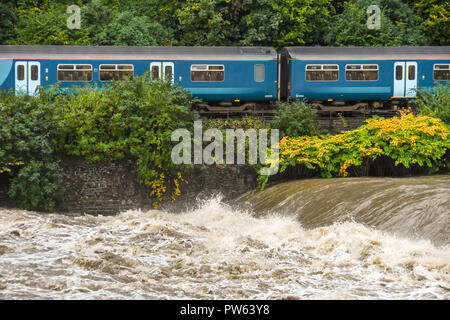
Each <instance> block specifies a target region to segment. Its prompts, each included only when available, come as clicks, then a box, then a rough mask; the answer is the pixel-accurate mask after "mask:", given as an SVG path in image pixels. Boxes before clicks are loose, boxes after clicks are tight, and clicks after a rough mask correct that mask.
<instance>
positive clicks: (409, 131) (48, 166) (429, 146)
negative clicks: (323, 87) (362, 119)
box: [0, 74, 450, 211]
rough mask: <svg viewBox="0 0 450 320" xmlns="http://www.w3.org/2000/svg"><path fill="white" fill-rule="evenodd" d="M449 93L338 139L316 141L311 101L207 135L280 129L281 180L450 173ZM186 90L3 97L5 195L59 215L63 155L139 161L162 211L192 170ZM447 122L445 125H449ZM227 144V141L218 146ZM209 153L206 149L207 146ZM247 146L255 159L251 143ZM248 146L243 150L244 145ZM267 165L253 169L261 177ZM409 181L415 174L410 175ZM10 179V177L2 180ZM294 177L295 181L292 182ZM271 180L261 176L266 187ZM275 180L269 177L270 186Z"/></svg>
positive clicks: (115, 86) (140, 85) (142, 86)
mask: <svg viewBox="0 0 450 320" xmlns="http://www.w3.org/2000/svg"><path fill="white" fill-rule="evenodd" d="M449 95H450V93H449V90H448V88H446V87H437V88H436V90H435V94H434V95H429V94H426V93H425V94H422V95H421V98H420V99H419V100H417V101H416V103H417V105H418V106H419V108H418V115H414V114H413V113H411V112H403V113H402V114H401V115H400V116H398V117H394V118H392V119H382V118H374V119H369V120H368V121H367V124H365V125H363V126H361V127H359V128H357V129H355V130H351V131H346V132H342V133H341V134H337V135H319V134H320V133H319V132H318V130H317V128H316V127H315V124H314V116H315V115H314V111H313V110H311V108H310V107H309V106H308V105H307V104H306V103H304V102H293V103H290V104H282V105H281V106H280V109H279V111H278V113H277V114H276V116H275V118H274V120H273V121H272V122H271V123H268V122H265V121H263V120H261V119H257V118H247V117H244V118H242V119H239V120H231V119H227V120H218V119H215V120H209V121H205V122H204V125H203V131H204V132H205V131H206V130H208V129H213V128H215V129H219V130H220V131H221V132H222V133H224V132H226V130H227V129H243V130H247V129H255V131H256V132H257V133H258V132H259V131H258V129H262V130H263V131H261V132H267V133H268V135H270V130H273V129H279V130H280V132H281V134H280V138H282V139H281V142H280V143H279V147H280V159H279V165H280V169H281V171H282V172H287V171H289V170H290V169H292V168H298V167H299V166H300V167H303V168H306V170H308V171H309V174H312V175H316V176H322V177H332V176H347V175H350V176H367V175H370V174H373V173H374V172H375V171H376V172H377V174H378V175H392V172H393V171H392V170H391V171H389V170H387V169H386V167H390V168H392V167H395V168H399V167H403V168H428V169H427V170H426V171H423V170H422V171H420V172H421V173H422V174H423V173H434V172H436V171H437V170H447V169H448V168H449V165H450V164H449V155H450V153H449V149H450V142H449V141H450V139H449V124H448V114H449V109H450V104H449V101H450V99H449ZM192 102H193V100H192V98H191V96H190V94H189V93H188V91H187V90H185V89H183V88H181V87H179V86H176V85H170V84H168V83H166V82H163V81H152V80H150V79H149V77H148V75H147V74H146V75H144V76H136V77H135V78H134V79H133V80H123V81H118V82H113V83H111V84H110V85H108V86H106V87H104V88H103V89H98V88H93V87H89V86H87V87H78V88H73V89H71V90H69V91H68V90H63V89H62V88H60V87H58V86H53V87H50V88H46V89H45V90H44V89H42V90H41V92H40V95H39V96H38V97H32V96H27V95H22V96H16V95H15V94H14V93H13V92H12V91H11V92H2V93H0V178H2V181H5V180H6V181H7V184H8V186H7V187H8V194H9V196H10V197H12V198H13V199H14V200H15V201H16V203H17V204H18V205H19V206H20V207H22V208H26V209H33V210H42V211H54V210H57V209H58V208H60V207H61V205H62V204H63V196H64V190H63V188H62V185H63V176H62V172H61V169H60V166H59V163H60V162H61V161H63V160H64V158H65V157H66V156H72V155H74V156H81V157H84V158H85V159H86V161H88V162H98V161H103V160H105V159H120V158H132V159H134V160H135V161H136V167H137V171H138V175H139V182H140V183H142V184H145V185H147V186H149V187H150V192H149V193H150V196H152V197H154V199H156V201H155V203H154V206H155V207H158V206H159V204H160V203H161V201H162V200H163V198H170V197H172V198H174V197H176V196H178V195H180V194H181V192H182V184H183V183H184V182H185V181H184V179H183V172H185V170H186V169H188V168H190V167H192V165H175V164H174V163H173V162H172V158H171V155H172V149H173V147H174V145H175V144H176V143H175V142H172V141H171V134H172V132H173V131H174V130H176V129H181V128H184V129H187V131H188V132H190V133H191V134H192V133H193V130H194V129H193V127H194V121H195V120H197V119H199V118H198V115H197V114H196V113H195V112H193V111H191V104H192ZM444 121H445V122H447V123H445V122H444ZM219 141H220V143H224V145H223V146H224V148H223V149H224V150H225V149H226V143H227V142H226V141H221V140H219ZM204 142H205V144H204V146H206V144H209V142H208V141H204ZM239 143H243V144H245V148H244V150H245V153H246V158H247V160H248V156H249V152H248V140H245V141H244V142H233V144H234V150H237V146H236V145H237V144H239ZM240 146H241V147H242V145H240ZM261 168H262V165H261V164H258V165H255V166H254V169H255V171H256V172H260V169H261ZM403 174H411V171H410V172H407V171H405V172H404V173H403ZM5 177H6V178H5ZM289 177H290V178H296V176H295V175H293V176H289ZM268 178H269V177H268V176H260V177H259V182H260V186H262V187H263V186H264V185H265V183H266V182H267V179H268ZM271 179H272V178H271Z"/></svg>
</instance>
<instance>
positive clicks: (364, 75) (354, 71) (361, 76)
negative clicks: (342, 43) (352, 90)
mask: <svg viewBox="0 0 450 320" xmlns="http://www.w3.org/2000/svg"><path fill="white" fill-rule="evenodd" d="M345 80H347V81H377V80H378V65H377V64H347V65H346V66H345Z"/></svg>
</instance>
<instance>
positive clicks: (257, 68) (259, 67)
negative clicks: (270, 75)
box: [254, 64, 265, 82]
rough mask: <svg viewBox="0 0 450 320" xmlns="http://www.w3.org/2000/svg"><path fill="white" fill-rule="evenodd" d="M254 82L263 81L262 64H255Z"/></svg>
mask: <svg viewBox="0 0 450 320" xmlns="http://www.w3.org/2000/svg"><path fill="white" fill-rule="evenodd" d="M254 73H255V82H264V78H265V74H264V73H265V70H264V65H263V64H255V72H254Z"/></svg>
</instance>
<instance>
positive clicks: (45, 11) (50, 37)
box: [7, 1, 91, 45]
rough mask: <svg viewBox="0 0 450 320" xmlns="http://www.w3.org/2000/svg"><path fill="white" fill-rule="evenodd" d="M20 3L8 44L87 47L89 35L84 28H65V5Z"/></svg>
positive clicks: (67, 15) (46, 2)
mask: <svg viewBox="0 0 450 320" xmlns="http://www.w3.org/2000/svg"><path fill="white" fill-rule="evenodd" d="M35 5H37V4H34V5H30V4H29V3H27V2H25V3H21V4H19V6H18V7H17V8H16V13H17V15H18V17H19V20H18V23H17V24H16V26H15V29H14V32H15V36H14V38H11V39H10V40H8V41H7V43H8V44H15V45H19V44H41V45H69V44H73V45H89V44H91V41H90V38H89V34H88V33H87V31H86V29H85V28H81V29H80V30H78V29H74V30H71V29H69V28H67V19H68V18H69V17H70V15H71V14H68V13H67V12H66V10H67V5H63V4H59V3H54V2H48V1H45V3H44V4H42V5H41V6H40V7H38V6H35Z"/></svg>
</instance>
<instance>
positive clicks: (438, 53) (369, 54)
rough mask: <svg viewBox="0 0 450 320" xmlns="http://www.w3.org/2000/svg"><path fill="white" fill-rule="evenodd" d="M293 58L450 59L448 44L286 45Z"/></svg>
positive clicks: (286, 50) (285, 49) (284, 50)
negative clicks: (379, 45) (383, 45)
mask: <svg viewBox="0 0 450 320" xmlns="http://www.w3.org/2000/svg"><path fill="white" fill-rule="evenodd" d="M282 52H287V53H288V55H289V57H290V58H291V59H295V60H431V59H437V60H439V59H440V60H450V46H442V47H438V46H435V47H412V46H403V47H286V48H283V50H282Z"/></svg>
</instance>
